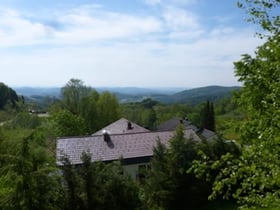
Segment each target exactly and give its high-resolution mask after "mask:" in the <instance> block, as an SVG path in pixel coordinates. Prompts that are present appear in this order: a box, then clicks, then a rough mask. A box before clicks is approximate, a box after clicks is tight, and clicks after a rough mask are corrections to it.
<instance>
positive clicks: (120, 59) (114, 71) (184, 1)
mask: <svg viewBox="0 0 280 210" xmlns="http://www.w3.org/2000/svg"><path fill="white" fill-rule="evenodd" d="M245 18H246V16H245V12H244V11H242V10H241V9H239V8H237V6H236V0H211V1H210V0H129V1H128V0H46V1H45V0H44V1H38V0H1V1H0V75H1V76H0V82H4V83H5V84H7V85H8V86H11V87H20V86H29V87H35V86H36V87H57V86H59V87H61V86H64V85H65V84H66V83H67V82H68V81H69V80H70V79H71V78H76V79H80V80H82V81H83V82H84V83H85V84H86V85H89V86H92V87H201V86H208V85H223V86H233V85H240V83H238V78H236V77H235V76H234V65H233V62H235V61H238V60H240V58H241V55H242V54H245V53H249V54H253V53H254V51H255V49H256V47H257V46H258V45H260V44H261V40H260V39H258V38H257V37H256V36H255V32H256V28H255V26H254V25H252V24H250V23H247V22H246V21H245Z"/></svg>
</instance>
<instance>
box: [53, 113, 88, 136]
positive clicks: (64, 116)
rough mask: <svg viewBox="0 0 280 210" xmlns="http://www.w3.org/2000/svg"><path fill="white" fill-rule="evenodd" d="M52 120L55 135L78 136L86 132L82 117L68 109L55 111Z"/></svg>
mask: <svg viewBox="0 0 280 210" xmlns="http://www.w3.org/2000/svg"><path fill="white" fill-rule="evenodd" d="M52 122H53V132H54V133H55V135H56V136H79V135H84V134H85V133H86V125H85V121H84V119H83V118H81V117H80V116H77V115H74V114H72V113H71V112H70V111H68V110H62V111H59V112H58V113H55V114H54V115H53V116H52Z"/></svg>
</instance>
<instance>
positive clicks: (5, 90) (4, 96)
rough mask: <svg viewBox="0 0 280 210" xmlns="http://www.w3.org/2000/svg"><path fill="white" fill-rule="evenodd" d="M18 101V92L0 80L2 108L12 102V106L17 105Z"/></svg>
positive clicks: (0, 103) (0, 105)
mask: <svg viewBox="0 0 280 210" xmlns="http://www.w3.org/2000/svg"><path fill="white" fill-rule="evenodd" d="M17 101H18V96H17V94H16V92H15V91H14V90H13V89H12V88H9V87H8V86H7V85H5V84H4V83H2V82H0V109H3V108H4V106H5V105H7V104H8V103H11V105H12V107H13V108H15V107H16V102H17Z"/></svg>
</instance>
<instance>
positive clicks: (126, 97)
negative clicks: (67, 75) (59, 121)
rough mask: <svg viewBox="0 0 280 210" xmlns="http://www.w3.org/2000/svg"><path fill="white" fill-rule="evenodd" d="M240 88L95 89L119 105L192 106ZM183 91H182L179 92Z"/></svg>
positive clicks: (27, 91)
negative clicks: (148, 101)
mask: <svg viewBox="0 0 280 210" xmlns="http://www.w3.org/2000/svg"><path fill="white" fill-rule="evenodd" d="M239 89H240V87H238V86H233V87H224V86H207V87H200V88H193V89H188V90H183V89H182V88H181V89H180V88H177V89H176V88H170V89H168V88H163V89H160V88H157V89H152V88H149V89H147V88H133V87H126V88H110V87H108V88H96V90H97V91H98V92H103V91H109V92H111V93H114V94H115V95H116V96H117V98H118V99H119V101H120V103H127V102H140V101H142V100H144V99H147V98H151V99H153V100H157V101H159V102H161V103H168V104H171V103H189V104H192V105H195V104H198V103H201V102H204V101H206V100H210V101H216V100H219V99H220V98H223V97H226V96H229V95H230V94H231V92H232V91H234V90H239ZM15 90H16V91H17V92H18V94H20V95H24V96H27V97H28V98H30V99H32V98H34V97H33V96H36V99H38V97H39V96H42V97H45V96H53V97H57V98H59V97H60V88H26V87H25V88H15ZM181 90H183V91H181Z"/></svg>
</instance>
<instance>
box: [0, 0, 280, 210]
mask: <svg viewBox="0 0 280 210" xmlns="http://www.w3.org/2000/svg"><path fill="white" fill-rule="evenodd" d="M279 4H280V2H279V1H278V0H270V1H268V0H267V1H250V0H244V2H243V3H239V7H241V8H245V9H246V11H248V12H249V15H250V21H252V22H254V23H256V24H260V26H261V27H262V30H263V31H264V32H263V31H261V32H259V33H258V34H259V36H261V38H263V39H265V40H266V41H265V43H264V44H263V45H262V46H260V47H258V48H257V49H256V52H255V56H254V57H253V56H251V55H247V54H245V55H243V57H242V59H241V60H240V61H237V62H235V63H234V64H235V72H236V76H237V77H238V79H239V80H240V81H241V82H243V88H242V89H241V91H239V92H236V93H235V94H234V97H233V98H224V99H222V100H220V101H218V102H217V101H215V102H214V103H213V101H205V102H204V103H201V104H198V105H196V106H193V105H190V104H179V103H177V104H176V103H174V104H161V103H160V102H158V101H155V100H153V99H145V100H143V101H141V102H137V103H127V104H119V102H118V100H117V98H116V96H115V95H113V94H111V93H109V92H103V93H98V92H97V91H96V90H94V89H92V88H91V87H87V86H85V85H84V84H83V82H82V81H81V80H78V79H71V80H70V81H69V82H68V83H67V84H66V85H65V86H64V87H63V88H62V90H61V95H62V98H61V100H58V99H56V100H46V101H48V102H47V104H48V105H46V106H45V107H44V108H47V109H48V112H49V116H47V117H41V116H39V115H37V114H31V113H29V110H30V109H34V107H37V106H39V107H38V108H40V105H38V104H37V105H36V106H35V105H34V104H30V103H29V102H28V101H25V100H24V98H23V97H22V98H21V97H19V96H17V94H16V93H15V91H14V90H12V89H11V88H9V87H8V86H6V85H5V84H3V83H0V99H1V100H0V101H1V106H0V113H1V115H0V117H1V122H2V123H1V127H0V209H23V210H25V209H26V210H27V209H28V210H32V209H77V210H80V209H98V210H99V209H100V210H101V209H102V210H106V209H122V210H123V209H138V210H140V209H141V210H142V209H143V210H144V209H154V210H156V209H157V210H164V209H166V210H167V209H172V210H173V209H174V210H176V209H182V208H183V209H187V208H188V209H192V208H193V209H198V208H199V209H217V206H220V209H236V208H237V206H239V207H241V208H243V209H268V210H270V209H278V208H279V205H280V200H279V192H280V179H279V174H280V162H279V152H280V151H279V141H280V124H279V122H280V97H279V96H280V95H279V93H280V85H279V84H280V77H279V75H280V67H279V66H280V61H279V58H280V36H279V33H280V31H279V26H280V17H279V16H277V15H275V11H274V12H271V10H273V9H275V8H276V9H277V8H278V9H279ZM270 12H271V13H270ZM19 99H20V100H19ZM209 100H211V99H209ZM174 116H176V117H180V118H188V119H189V120H191V121H192V122H193V123H194V124H196V125H197V126H200V127H205V128H208V129H211V130H216V132H217V133H218V134H219V135H220V136H221V137H219V138H217V139H216V140H213V141H206V140H202V141H201V142H197V141H192V139H185V137H184V131H183V129H182V128H181V127H178V129H177V131H176V133H175V135H174V137H173V138H172V139H171V140H170V146H169V147H165V146H164V145H163V144H161V143H160V142H158V145H157V146H156V147H155V148H154V157H153V159H152V162H151V165H150V169H149V170H145V171H143V175H144V177H145V179H144V180H142V182H135V181H133V180H132V179H131V178H130V177H128V176H126V174H123V170H122V167H121V162H114V163H110V164H105V163H102V162H91V159H90V156H89V155H88V154H87V153H86V152H85V153H84V154H83V156H82V158H81V159H82V162H83V164H82V165H81V166H80V167H78V168H76V167H74V166H73V165H71V164H70V162H69V160H68V159H67V157H65V159H63V163H64V165H63V166H60V167H58V166H56V164H55V140H56V138H57V137H58V136H69V135H87V134H91V133H93V132H94V131H97V130H99V129H100V128H102V127H104V126H105V125H107V124H109V123H111V122H113V121H115V120H117V119H119V118H120V117H126V118H128V119H130V120H131V121H134V122H136V123H138V124H140V125H142V126H145V127H147V128H149V129H151V130H153V129H156V127H157V125H158V124H159V123H161V122H163V121H165V120H167V119H170V118H172V117H174ZM231 137H234V138H231ZM228 139H235V140H236V141H229V140H228Z"/></svg>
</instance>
